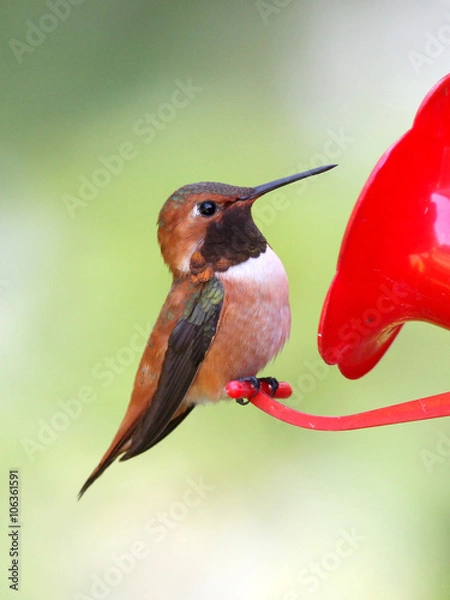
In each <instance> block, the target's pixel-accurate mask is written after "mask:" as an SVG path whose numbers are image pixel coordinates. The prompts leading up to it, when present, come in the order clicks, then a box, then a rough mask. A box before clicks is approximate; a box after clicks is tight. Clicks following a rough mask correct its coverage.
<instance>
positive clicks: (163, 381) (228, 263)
mask: <svg viewBox="0 0 450 600" xmlns="http://www.w3.org/2000/svg"><path fill="white" fill-rule="evenodd" d="M335 166H336V165H326V166H323V167H317V168H315V169H311V170H309V171H304V172H303V173H298V174H296V175H291V176H289V177H284V178H283V179H277V180H276V181H272V182H270V183H266V184H264V185H260V186H257V187H253V188H248V187H235V186H232V185H226V184H223V183H210V182H202V183H194V184H190V185H186V186H184V187H181V188H180V189H179V190H177V191H176V192H175V193H174V194H172V195H171V196H170V198H169V199H168V200H167V201H166V202H165V204H164V206H163V207H162V209H161V212H160V214H159V219H158V241H159V244H160V246H161V253H162V256H163V258H164V261H165V262H166V263H167V265H168V267H169V269H170V270H171V272H172V275H173V283H172V287H171V289H170V292H169V295H168V296H167V298H166V301H165V302H164V305H163V307H162V309H161V312H160V314H159V317H158V320H157V321H156V324H155V327H154V328H153V331H152V333H151V335H150V338H149V340H148V343H147V345H146V347H145V350H144V354H143V356H142V359H141V362H140V363H139V367H138V370H137V373H136V378H135V381H134V388H133V393H132V395H131V400H130V403H129V405H128V409H127V412H126V414H125V417H124V419H123V421H122V423H121V425H120V427H119V430H118V432H117V433H116V435H115V437H114V439H113V441H112V443H111V445H110V447H109V448H108V450H107V451H106V454H105V455H104V456H103V458H102V460H101V461H100V463H99V465H98V466H97V468H96V469H95V470H94V472H93V473H92V475H91V476H90V477H89V478H88V480H87V481H86V483H85V484H84V485H83V487H82V489H81V491H80V496H81V495H82V494H84V492H85V491H86V490H87V489H88V487H89V486H90V485H91V484H92V483H93V482H94V481H95V480H96V479H97V477H99V476H100V475H101V474H102V473H103V471H104V470H105V469H106V468H107V467H108V466H109V465H110V464H111V463H112V462H113V461H114V460H115V459H116V458H117V457H118V456H119V455H121V454H122V455H123V456H122V457H121V460H127V459H129V458H132V457H133V456H137V455H138V454H141V453H142V452H144V451H145V450H148V449H149V448H151V447H152V446H154V445H155V444H157V443H158V442H160V441H161V440H162V439H163V438H165V437H166V435H167V434H169V433H170V432H171V431H173V430H174V429H175V427H177V426H178V425H179V424H180V423H181V421H183V420H184V419H185V418H186V417H187V415H188V414H189V413H190V412H191V411H192V409H193V408H194V406H195V405H196V404H199V403H204V402H216V401H218V400H219V399H221V398H226V397H227V394H226V392H225V386H226V384H227V383H228V382H229V381H230V380H233V379H247V380H249V379H250V380H251V381H255V380H256V374H257V373H258V372H259V371H260V370H261V369H262V368H263V367H264V366H265V365H266V364H267V363H268V362H269V361H270V360H271V359H272V358H274V356H275V355H276V354H277V353H278V352H279V351H280V350H281V348H282V347H283V345H284V344H285V342H286V340H287V338H288V336H289V331H290V326H291V313H290V308H289V290H288V280H287V276H286V272H285V270H284V267H283V264H282V263H281V260H280V259H279V258H278V256H277V255H276V254H275V252H274V251H273V250H272V248H271V246H270V245H269V244H268V243H267V241H266V238H265V237H264V236H263V234H262V233H261V232H260V231H259V229H258V228H257V226H256V225H255V223H254V221H253V219H252V215H251V207H252V205H253V202H254V201H255V200H257V199H258V198H260V197H261V196H262V195H263V194H266V193H267V192H270V191H272V190H275V189H276V188H279V187H282V186H284V185H287V184H289V183H292V182H294V181H299V180H300V179H304V178H305V177H310V176H311V175H317V174H319V173H323V172H324V171H328V170H329V169H332V168H333V167H335ZM256 381H257V380H256Z"/></svg>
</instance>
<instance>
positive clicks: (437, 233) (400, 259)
mask: <svg viewBox="0 0 450 600" xmlns="http://www.w3.org/2000/svg"><path fill="white" fill-rule="evenodd" d="M411 320H420V321H427V322H429V323H434V324H436V325H440V326H442V327H446V328H447V329H450V75H447V76H446V77H444V78H443V79H442V80H441V81H440V82H439V83H438V84H437V85H436V86H435V87H434V88H433V89H432V90H431V91H430V92H429V93H428V95H427V96H426V97H425V99H424V101H423V102H422V105H421V106H420V108H419V110H418V112H417V115H416V118H415V120H414V124H413V127H412V128H411V129H410V130H409V131H408V132H407V133H406V134H405V135H404V136H403V137H402V138H400V140H399V141H398V142H396V143H395V144H394V145H393V146H392V147H391V148H390V149H389V150H387V152H386V153H385V154H384V155H383V156H382V157H381V159H380V160H379V161H378V163H377V165H376V166H375V168H374V170H373V172H372V173H371V175H370V177H369V179H368V181H367V183H366V184H365V186H364V188H363V190H362V192H361V194H360V197H359V199H358V201H357V203H356V206H355V208H354V210H353V214H352V216H351V218H350V221H349V224H348V226H347V230H346V233H345V236H344V240H343V242H342V247H341V251H340V256H339V260H338V264H337V272H336V275H335V277H334V280H333V282H332V284H331V287H330V289H329V291H328V295H327V298H326V300H325V304H324V307H323V310H322V316H321V320H320V326H319V351H320V353H321V355H322V357H323V359H324V360H325V362H327V363H328V364H337V365H338V367H339V369H340V370H341V372H342V373H343V375H345V376H346V377H348V378H350V379H356V378H358V377H361V376H362V375H365V374H366V373H367V372H368V371H370V369H372V368H373V367H374V366H375V365H376V364H377V362H378V361H379V360H380V358H381V357H382V356H383V354H384V353H385V352H386V350H387V349H388V348H389V346H390V345H391V344H392V342H393V341H394V339H395V337H396V335H397V334H398V333H399V331H400V329H401V328H402V326H403V323H405V322H406V321H411Z"/></svg>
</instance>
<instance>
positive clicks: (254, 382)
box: [236, 375, 279, 406]
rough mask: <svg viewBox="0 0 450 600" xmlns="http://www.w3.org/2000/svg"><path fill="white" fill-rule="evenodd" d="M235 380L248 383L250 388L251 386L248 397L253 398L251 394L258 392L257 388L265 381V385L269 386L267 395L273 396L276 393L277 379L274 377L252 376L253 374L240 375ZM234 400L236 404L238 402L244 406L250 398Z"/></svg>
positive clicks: (254, 394)
mask: <svg viewBox="0 0 450 600" xmlns="http://www.w3.org/2000/svg"><path fill="white" fill-rule="evenodd" d="M237 381H242V382H243V383H249V384H250V385H251V386H252V388H253V392H254V393H253V394H252V395H251V396H250V398H253V396H256V394H258V393H259V390H260V389H261V383H262V382H264V383H267V385H268V386H269V388H270V392H269V395H270V396H272V397H273V396H275V394H276V393H277V389H278V386H279V383H278V380H277V379H275V377H259V378H258V377H254V376H253V375H251V376H250V377H240V378H239V379H238V380H237ZM236 402H237V403H238V404H240V405H241V406H246V405H247V404H248V403H249V402H250V399H249V398H237V399H236Z"/></svg>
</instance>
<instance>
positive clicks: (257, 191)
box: [236, 165, 337, 200]
mask: <svg viewBox="0 0 450 600" xmlns="http://www.w3.org/2000/svg"><path fill="white" fill-rule="evenodd" d="M334 167H337V165H324V166H323V167H316V168H315V169H310V170H309V171H303V172H302V173H296V174H295V175H289V176H288V177H282V178H281V179H275V181H271V182H270V183H263V185H258V186H257V187H254V188H252V190H251V192H250V193H249V194H247V195H245V196H241V197H240V198H236V200H254V199H255V198H259V196H262V195H263V194H267V192H271V191H272V190H276V189H277V188H279V187H283V186H284V185H288V184H289V183H294V181H300V179H305V178H306V177H311V176H312V175H319V173H325V171H329V170H330V169H334Z"/></svg>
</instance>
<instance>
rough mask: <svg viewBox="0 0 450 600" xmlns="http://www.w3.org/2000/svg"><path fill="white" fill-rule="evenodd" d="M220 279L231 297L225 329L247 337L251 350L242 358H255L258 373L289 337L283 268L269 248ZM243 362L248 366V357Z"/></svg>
mask: <svg viewBox="0 0 450 600" xmlns="http://www.w3.org/2000/svg"><path fill="white" fill-rule="evenodd" d="M216 275H217V277H218V278H219V279H221V280H222V281H223V283H224V286H225V293H226V295H228V300H227V311H226V312H227V314H226V315H224V321H225V319H226V318H227V320H228V321H229V322H228V323H225V322H223V325H224V326H225V327H226V328H227V329H228V328H229V327H232V328H234V330H235V333H237V334H238V333H243V334H244V333H245V339H246V343H247V344H249V345H250V346H251V350H250V348H249V347H245V348H242V354H243V355H244V356H245V354H246V353H247V356H248V357H250V356H252V357H253V361H252V365H253V366H254V369H253V370H256V371H258V370H260V369H262V368H263V367H264V365H265V364H266V363H267V362H269V360H271V359H272V358H273V357H274V356H275V355H276V354H277V353H278V352H279V351H280V350H281V348H282V347H283V346H284V344H285V342H286V340H287V339H288V337H289V332H290V327H291V313H290V308H289V286H288V280H287V276H286V271H285V270H284V267H283V264H282V262H281V260H280V259H279V258H278V256H277V255H276V254H275V252H274V251H273V250H272V248H270V246H268V247H267V250H266V252H264V253H263V254H260V255H259V256H258V257H257V258H249V259H248V260H246V261H245V262H243V263H241V264H239V265H236V266H234V267H230V268H229V269H228V270H227V271H225V272H224V273H217V274H216ZM227 292H229V293H228V294H227ZM237 337H238V336H237ZM243 360H244V362H245V358H244V357H243ZM249 366H250V365H248V366H247V368H248V367H249Z"/></svg>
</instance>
